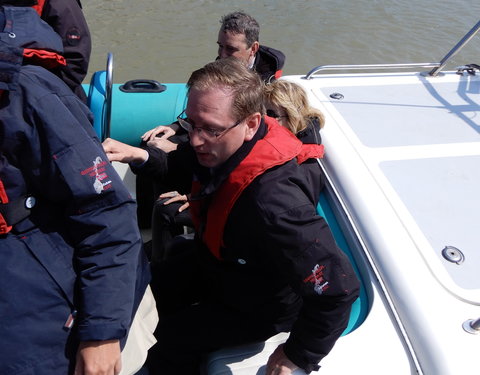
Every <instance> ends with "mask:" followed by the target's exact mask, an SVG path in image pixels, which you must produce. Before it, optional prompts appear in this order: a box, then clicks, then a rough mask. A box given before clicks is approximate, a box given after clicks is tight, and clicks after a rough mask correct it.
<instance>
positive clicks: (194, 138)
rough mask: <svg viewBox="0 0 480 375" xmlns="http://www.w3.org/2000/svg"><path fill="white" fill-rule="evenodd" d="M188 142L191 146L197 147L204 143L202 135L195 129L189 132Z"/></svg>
mask: <svg viewBox="0 0 480 375" xmlns="http://www.w3.org/2000/svg"><path fill="white" fill-rule="evenodd" d="M189 136H190V144H191V145H192V147H199V146H201V145H203V144H204V143H205V140H204V139H203V137H202V136H201V135H200V133H198V132H197V131H195V130H194V131H193V132H190V134H189Z"/></svg>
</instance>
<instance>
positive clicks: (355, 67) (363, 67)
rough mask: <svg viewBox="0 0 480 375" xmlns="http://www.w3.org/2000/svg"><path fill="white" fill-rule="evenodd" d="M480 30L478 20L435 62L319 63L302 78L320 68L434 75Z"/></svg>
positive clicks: (309, 76) (309, 77)
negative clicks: (416, 71) (416, 70)
mask: <svg viewBox="0 0 480 375" xmlns="http://www.w3.org/2000/svg"><path fill="white" fill-rule="evenodd" d="M479 30H480V21H478V22H477V23H476V25H475V26H473V27H472V29H471V30H470V31H469V32H468V33H467V34H466V35H465V36H464V37H463V38H462V40H460V41H459V42H458V43H457V44H456V45H455V47H453V48H452V49H451V50H450V52H448V53H447V54H446V55H445V57H444V58H443V59H442V60H440V62H437V63H411V64H364V65H320V66H317V67H315V68H313V69H312V70H310V71H309V72H308V73H307V75H306V76H305V77H303V78H304V79H311V78H312V76H313V75H314V74H316V73H318V72H319V71H321V70H370V69H413V68H433V69H432V70H431V71H430V72H428V75H429V76H432V77H435V76H436V75H437V74H438V73H439V72H440V70H441V69H442V68H443V67H444V66H445V65H446V63H447V61H448V60H449V59H451V58H452V57H453V56H455V55H456V54H457V53H458V51H460V49H461V48H462V47H463V46H464V45H465V44H467V43H468V42H469V41H470V39H472V38H473V37H474V36H475V34H476V33H477V32H478V31H479Z"/></svg>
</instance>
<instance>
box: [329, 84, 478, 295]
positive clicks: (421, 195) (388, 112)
mask: <svg viewBox="0 0 480 375" xmlns="http://www.w3.org/2000/svg"><path fill="white" fill-rule="evenodd" d="M370 78H371V80H372V83H371V84H370V85H368V86H355V82H352V80H349V86H334V87H322V88H321V89H320V90H321V92H322V94H323V95H324V96H325V97H327V98H329V103H330V104H331V105H332V106H333V108H334V110H335V111H337V113H338V114H337V117H338V116H341V117H342V119H343V120H344V124H343V125H344V127H343V130H344V131H346V132H349V133H351V134H350V135H351V137H350V139H352V142H353V143H355V147H356V149H357V151H358V152H359V156H360V157H361V158H362V160H363V161H364V163H365V165H366V166H367V168H368V169H369V171H370V173H371V174H372V175H373V176H374V178H375V179H376V180H377V182H378V183H379V184H380V185H381V186H382V190H383V191H384V193H385V194H387V195H388V198H387V199H388V200H389V203H390V204H391V205H392V206H394V208H395V210H396V211H397V212H398V213H399V215H400V216H401V218H402V222H403V223H404V225H405V226H406V227H408V228H409V231H410V232H411V233H412V235H413V236H415V237H416V241H417V242H418V243H419V246H418V248H419V250H420V251H421V252H422V256H423V257H425V259H426V261H427V262H428V263H429V264H430V265H431V267H432V268H433V271H434V272H435V274H436V276H437V277H438V279H439V280H440V282H441V283H442V284H444V285H445V286H446V287H447V288H448V289H449V290H450V291H451V292H452V293H455V294H457V295H458V296H459V297H460V298H466V299H469V300H472V301H473V302H474V303H480V277H478V265H479V264H480V251H478V243H480V233H479V231H478V230H475V228H478V218H479V212H480V199H478V194H479V193H478V192H479V191H480V173H478V171H479V166H480V112H479V108H480V80H479V79H478V78H477V77H476V76H465V77H462V79H461V80H458V76H454V77H453V79H450V77H448V76H445V77H438V78H430V77H429V78H426V77H422V76H415V77H412V76H405V77H403V78H404V79H399V77H398V76H396V77H390V79H389V78H387V77H383V78H382V79H376V77H370ZM393 78H396V79H395V83H393V82H391V81H392V80H393ZM411 80H413V82H410V81H411ZM341 81H342V80H341V79H339V80H337V84H340V85H341ZM376 81H379V82H378V83H377V82H376ZM439 81H441V82H439ZM392 83H393V84H392ZM334 92H335V93H337V94H341V95H342V97H343V99H340V100H339V99H332V98H331V97H330V95H332V94H333V93H334ZM333 96H334V97H338V95H337V96H336V95H333ZM347 124H348V125H347ZM459 198H461V199H459ZM446 246H450V247H453V248H450V250H449V254H450V258H449V259H450V261H449V260H447V259H446V258H445V256H444V255H443V253H442V250H443V249H444V248H445V247H446ZM457 260H458V261H457Z"/></svg>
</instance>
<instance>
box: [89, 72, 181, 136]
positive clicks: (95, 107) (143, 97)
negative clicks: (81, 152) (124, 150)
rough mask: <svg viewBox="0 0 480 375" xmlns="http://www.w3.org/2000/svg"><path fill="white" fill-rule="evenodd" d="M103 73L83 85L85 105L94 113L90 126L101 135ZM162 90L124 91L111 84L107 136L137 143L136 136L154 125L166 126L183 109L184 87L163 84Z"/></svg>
mask: <svg viewBox="0 0 480 375" xmlns="http://www.w3.org/2000/svg"><path fill="white" fill-rule="evenodd" d="M105 76H106V72H105V71H102V72H97V73H96V74H95V75H94V76H92V81H91V83H90V85H84V89H85V91H86V92H87V93H88V105H89V107H90V109H91V111H92V112H93V114H94V128H95V132H96V133H97V135H98V136H99V137H100V138H102V134H105V132H104V127H105V126H106V125H105V124H104V123H105V120H104V116H105ZM163 85H164V86H165V87H166V90H165V91H162V92H124V91H122V90H120V87H121V86H122V85H121V84H113V87H112V111H111V124H110V137H111V138H113V139H116V140H118V141H121V142H124V143H127V144H130V145H133V146H138V145H139V144H140V142H141V139H140V137H141V136H142V135H143V134H144V133H145V132H146V131H147V130H150V129H153V128H154V127H156V126H158V125H169V124H171V123H173V122H174V121H175V120H176V117H177V116H178V115H179V114H180V113H181V112H182V111H183V110H184V108H185V106H186V101H187V86H186V84H184V83H164V84H163Z"/></svg>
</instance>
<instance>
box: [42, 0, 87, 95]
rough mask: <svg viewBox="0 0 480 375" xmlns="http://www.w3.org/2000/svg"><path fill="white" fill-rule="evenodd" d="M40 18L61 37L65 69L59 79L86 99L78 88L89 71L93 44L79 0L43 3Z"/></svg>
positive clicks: (47, 1) (54, 0)
mask: <svg viewBox="0 0 480 375" xmlns="http://www.w3.org/2000/svg"><path fill="white" fill-rule="evenodd" d="M42 19H43V20H44V21H45V22H47V23H48V24H49V25H50V26H51V27H52V28H53V29H54V30H55V32H56V33H57V34H59V35H60V36H61V37H62V42H63V49H64V57H65V59H66V60H67V66H66V67H64V68H62V70H61V71H60V78H62V79H63V81H64V82H65V83H67V85H68V86H69V87H70V88H71V89H72V90H73V91H74V92H75V93H76V94H77V95H79V96H80V97H81V98H82V100H85V99H86V97H85V93H84V92H83V89H82V87H81V86H80V85H81V83H82V81H83V79H84V78H85V76H86V74H87V71H88V64H89V61H90V53H91V49H92V42H91V37H90V31H89V29H88V25H87V22H86V20H85V17H84V15H83V11H82V8H81V4H80V1H78V0H46V2H45V6H44V8H43V11H42Z"/></svg>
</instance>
